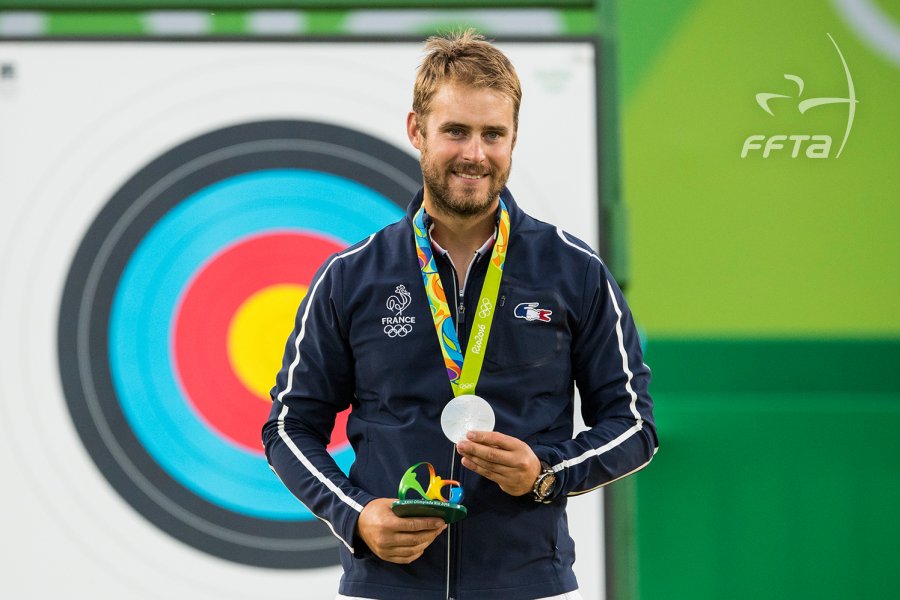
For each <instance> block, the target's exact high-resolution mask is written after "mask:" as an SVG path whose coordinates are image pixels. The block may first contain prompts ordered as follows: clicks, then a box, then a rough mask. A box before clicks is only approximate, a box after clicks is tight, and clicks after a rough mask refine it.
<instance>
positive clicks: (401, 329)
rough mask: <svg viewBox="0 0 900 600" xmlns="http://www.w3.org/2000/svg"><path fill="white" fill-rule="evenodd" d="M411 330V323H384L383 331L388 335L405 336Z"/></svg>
mask: <svg viewBox="0 0 900 600" xmlns="http://www.w3.org/2000/svg"><path fill="white" fill-rule="evenodd" d="M411 331H412V325H385V326H384V332H385V333H386V334H387V336H388V337H391V338H393V337H406V335H407V334H408V333H410V332H411Z"/></svg>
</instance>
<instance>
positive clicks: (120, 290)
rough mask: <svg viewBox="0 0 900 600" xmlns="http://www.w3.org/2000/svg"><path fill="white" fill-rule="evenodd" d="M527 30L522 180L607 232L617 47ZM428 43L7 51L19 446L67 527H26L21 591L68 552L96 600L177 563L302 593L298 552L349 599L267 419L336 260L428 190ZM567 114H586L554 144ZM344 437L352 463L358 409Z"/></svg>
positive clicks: (49, 509)
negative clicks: (609, 104) (419, 112)
mask: <svg viewBox="0 0 900 600" xmlns="http://www.w3.org/2000/svg"><path fill="white" fill-rule="evenodd" d="M507 50H508V53H509V54H510V56H511V58H512V59H513V61H514V62H515V63H516V64H517V67H518V70H519V74H520V77H521V78H522V80H523V85H524V86H525V89H526V102H525V104H523V108H522V113H521V120H522V125H521V126H520V131H519V143H518V145H517V149H516V166H515V167H514V169H513V175H512V177H511V179H510V187H511V189H512V190H513V192H514V193H515V194H516V197H517V199H518V200H519V201H520V203H521V204H522V205H523V207H525V208H526V209H527V210H529V211H530V212H531V213H532V214H535V216H538V217H541V218H544V219H546V220H550V221H554V222H556V223H559V224H561V225H562V226H563V227H564V228H566V229H567V230H569V231H571V232H573V233H575V234H576V235H579V236H580V237H583V238H585V239H588V240H593V239H595V238H596V211H597V207H596V200H595V198H596V189H597V179H596V153H595V143H596V141H595V137H594V130H593V128H594V122H595V110H596V107H595V106H594V104H593V88H594V79H593V78H594V73H593V68H594V63H593V47H592V46H591V45H590V44H584V43H572V44H565V43H563V44H559V45H553V44H512V45H510V46H509V48H508V49H507ZM420 56H421V44H420V43H393V44H384V43H382V44H365V43H345V44H340V43H299V44H297V43H295V44H283V43H219V42H216V43H195V44H187V43H158V42H157V43H146V42H144V43H139V42H137V43H136V42H130V43H110V42H105V43H98V42H41V43H39V42H18V43H5V44H4V46H3V47H2V48H0V59H3V61H4V62H10V61H11V62H13V63H14V64H15V78H13V79H12V80H4V81H3V82H2V83H0V130H2V131H4V132H5V134H4V140H3V141H2V143H0V169H2V171H0V205H2V206H3V208H4V210H5V211H6V213H7V215H8V218H5V219H2V220H0V234H2V243H3V248H2V250H3V252H2V255H0V276H2V282H3V305H4V310H3V311H0V323H2V331H3V332H4V334H5V335H6V336H7V340H8V344H7V345H6V346H5V349H4V350H3V352H4V354H3V360H0V385H2V386H3V397H4V401H3V402H2V403H0V410H2V411H3V414H0V423H2V425H0V427H2V430H0V433H2V434H3V435H2V439H3V443H4V444H5V445H6V446H7V449H8V451H6V452H2V453H0V461H2V462H0V466H2V467H3V468H4V469H5V472H7V473H10V474H11V475H10V477H12V479H13V481H16V482H19V483H21V486H22V489H23V492H22V494H18V495H14V496H11V497H8V498H7V499H6V500H4V502H5V508H6V511H5V512H6V514H10V515H16V517H15V518H12V517H10V518H9V519H8V522H4V526H5V527H7V530H8V531H10V532H11V534H12V535H13V539H19V538H21V539H22V540H26V539H28V540H47V541H49V543H46V544H43V543H42V544H41V545H40V548H39V549H38V546H35V547H34V549H33V552H32V551H30V550H29V546H28V545H27V544H25V545H21V544H20V545H19V546H20V548H19V549H20V552H19V556H23V557H26V558H23V559H22V563H21V564H20V565H18V566H17V568H16V569H14V571H15V572H16V573H17V576H19V575H21V581H22V582H23V583H22V585H23V586H24V585H30V586H34V585H37V586H41V585H44V586H51V585H53V584H51V583H50V582H46V581H45V579H46V578H44V577H42V576H41V574H40V570H39V568H38V565H39V564H41V563H45V562H46V561H52V562H53V563H54V564H56V565H60V566H59V569H60V570H61V572H62V573H63V574H64V575H65V578H64V579H65V580H66V581H69V582H74V584H75V585H77V584H78V583H79V582H80V583H82V584H83V585H91V586H93V589H97V590H98V597H105V596H106V595H109V596H110V597H112V596H113V595H116V597H120V596H121V595H122V594H125V595H126V596H128V597H158V596H159V590H160V585H161V584H160V582H161V581H165V582H166V583H165V589H166V594H168V595H185V594H190V595H191V596H192V597H195V598H205V597H209V598H239V597H246V595H247V594H249V593H255V592H258V590H259V589H260V586H261V585H265V586H266V587H267V589H271V588H270V585H271V584H272V583H273V582H282V583H285V584H290V586H289V587H293V589H284V591H283V592H282V591H274V592H273V593H272V594H268V593H267V595H270V596H271V597H282V596H278V594H280V593H283V597H292V596H296V585H297V582H298V581H301V580H298V579H296V578H292V577H296V576H293V575H291V573H298V572H300V571H302V572H303V576H302V582H303V586H304V589H305V590H308V592H309V593H308V594H307V597H310V598H331V597H333V594H334V590H335V585H336V577H337V574H338V573H339V569H337V568H334V567H332V568H324V567H329V566H330V565H336V564H337V562H338V558H337V544H338V542H337V540H336V539H335V538H334V536H333V535H332V534H331V532H330V531H329V530H328V529H327V527H325V526H324V525H322V524H321V523H319V522H318V521H317V520H316V519H315V518H313V517H312V515H310V514H309V512H308V511H307V510H306V509H305V507H303V505H302V504H300V503H299V502H297V501H296V499H294V498H293V497H292V496H291V495H290V494H289V493H288V492H287V491H286V489H284V487H283V485H282V484H281V483H280V481H279V480H278V478H277V477H276V476H275V475H273V474H272V473H271V471H270V470H269V468H268V466H267V464H266V462H265V458H264V456H263V454H262V448H261V444H260V442H259V430H260V427H261V425H262V422H263V420H264V419H265V417H266V415H267V413H268V390H269V388H270V386H271V385H272V384H273V383H274V377H275V373H276V371H277V369H278V367H279V366H280V359H281V354H282V352H283V349H284V343H285V341H286V340H287V336H288V334H289V332H290V328H291V326H292V324H293V318H294V313H295V311H296V308H297V305H298V304H299V300H300V298H301V297H302V296H303V294H304V293H305V291H306V286H308V284H309V282H310V280H311V278H312V274H313V273H314V271H315V270H316V269H317V268H318V266H319V265H320V264H321V263H322V261H323V260H324V259H325V258H326V257H327V256H329V255H330V254H331V253H333V252H336V251H338V250H340V249H342V248H344V247H345V246H347V245H348V244H350V243H353V242H355V241H357V240H359V239H361V238H363V237H365V236H366V235H368V234H369V233H371V232H372V231H374V230H377V229H379V228H380V227H382V226H384V225H385V224H387V223H390V222H393V221H395V220H396V219H397V218H399V217H400V216H401V215H402V212H403V208H404V207H405V205H406V203H407V202H408V200H409V198H410V197H411V195H412V194H413V193H414V191H415V190H416V189H418V187H419V185H420V184H419V182H420V172H419V167H418V161H417V156H416V155H415V154H414V150H413V149H412V148H411V147H410V146H409V143H408V140H407V139H406V133H405V127H404V124H405V115H406V112H407V111H408V110H409V105H410V102H411V90H412V84H413V78H414V74H415V67H416V65H417V64H418V61H419V59H420ZM560 65H563V66H562V67H561V66H560ZM559 114H565V115H567V118H575V119H577V120H578V122H579V124H580V125H579V127H578V128H577V132H576V133H573V132H571V131H569V132H568V133H567V134H566V140H565V143H566V149H567V152H552V153H547V152H546V148H547V144H549V143H551V142H550V140H551V139H553V138H552V136H554V135H557V134H558V131H556V128H557V125H555V122H556V120H557V119H558V115H559ZM7 133H8V134H9V135H6V134H7ZM7 140H12V142H13V143H7ZM552 143H559V141H558V139H557V140H556V141H554V142H552ZM538 157H539V158H538ZM546 172H555V173H564V174H565V176H562V177H557V178H553V179H552V180H549V179H543V178H539V177H537V176H538V175H539V174H540V173H546ZM7 399H16V400H15V401H11V400H7ZM343 418H346V415H344V417H343ZM329 450H330V452H331V453H332V455H333V456H334V457H335V459H336V460H337V462H338V463H339V464H340V465H341V466H342V467H343V468H345V469H346V468H348V467H349V465H350V463H351V462H352V460H353V455H352V451H351V450H350V448H349V446H348V445H347V443H346V433H345V432H344V431H343V422H342V420H341V419H339V420H338V423H337V425H336V429H335V432H334V434H333V436H332V445H331V447H330V448H329ZM596 502H597V500H595V503H594V504H593V505H592V506H591V507H590V508H589V509H588V510H589V512H590V513H591V514H595V513H596V512H597V504H596ZM573 516H575V515H573ZM573 529H574V528H573ZM17 532H18V534H17ZM579 549H580V551H582V552H590V548H589V546H586V545H585V544H581V543H580V545H579ZM27 557H32V558H31V559H30V560H28V559H27ZM37 557H40V559H39V560H38V558H37ZM220 559H224V560H220ZM259 567H265V569H259ZM273 569H274V570H273ZM298 570H299V571H298ZM98 572H102V573H105V574H109V581H107V580H106V576H104V578H103V581H104V583H103V584H102V586H100V587H97V584H96V581H97V579H96V575H95V574H96V573H98ZM92 574H94V575H92ZM579 576H580V578H581V579H582V581H583V586H585V587H587V588H589V587H590V585H591V584H590V579H591V577H590V576H587V577H585V576H584V575H581V574H579ZM11 581H13V583H14V582H15V579H13V580H11ZM26 582H27V583H26ZM35 582H37V583H35ZM13 589H16V588H15V586H14V587H13ZM23 589H24V588H23ZM52 589H53V588H51V587H47V588H46V590H45V591H48V593H50V592H52Z"/></svg>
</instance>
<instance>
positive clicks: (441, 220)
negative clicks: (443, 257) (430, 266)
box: [423, 197, 499, 278]
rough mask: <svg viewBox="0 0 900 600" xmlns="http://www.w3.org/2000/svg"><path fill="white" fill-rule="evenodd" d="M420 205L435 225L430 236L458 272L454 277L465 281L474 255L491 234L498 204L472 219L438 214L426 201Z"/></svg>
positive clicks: (438, 210) (494, 225)
mask: <svg viewBox="0 0 900 600" xmlns="http://www.w3.org/2000/svg"><path fill="white" fill-rule="evenodd" d="M423 204H424V206H425V212H426V213H428V216H429V217H431V220H432V222H433V223H434V226H433V227H432V229H431V236H432V237H433V238H434V240H435V241H436V242H437V243H438V244H440V246H441V247H442V248H443V249H444V250H446V251H447V253H448V254H449V255H450V259H451V260H452V261H453V264H454V265H455V266H456V269H457V277H459V278H464V277H465V274H466V272H467V271H468V268H469V264H470V263H471V262H472V259H473V258H474V257H475V253H476V251H477V250H478V249H479V248H481V247H482V246H483V245H484V243H485V242H486V241H487V240H488V238H490V237H491V236H492V235H493V233H494V229H495V228H496V226H497V207H498V205H499V200H498V201H497V202H495V203H494V204H493V206H492V207H491V208H490V209H488V210H487V211H485V212H483V213H481V214H478V215H472V216H467V215H466V216H464V215H456V214H449V213H446V212H444V211H441V210H440V209H438V208H437V207H436V206H435V205H434V204H433V203H432V202H430V201H429V199H428V198H427V197H426V198H425V199H424V201H423Z"/></svg>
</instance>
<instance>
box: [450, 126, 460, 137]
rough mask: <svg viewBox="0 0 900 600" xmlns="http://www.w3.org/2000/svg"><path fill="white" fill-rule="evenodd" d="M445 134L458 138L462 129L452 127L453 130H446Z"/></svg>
mask: <svg viewBox="0 0 900 600" xmlns="http://www.w3.org/2000/svg"><path fill="white" fill-rule="evenodd" d="M447 133H449V134H450V135H451V136H453V137H459V136H461V135H462V134H463V130H462V129H457V128H455V127H454V128H453V129H448V130H447Z"/></svg>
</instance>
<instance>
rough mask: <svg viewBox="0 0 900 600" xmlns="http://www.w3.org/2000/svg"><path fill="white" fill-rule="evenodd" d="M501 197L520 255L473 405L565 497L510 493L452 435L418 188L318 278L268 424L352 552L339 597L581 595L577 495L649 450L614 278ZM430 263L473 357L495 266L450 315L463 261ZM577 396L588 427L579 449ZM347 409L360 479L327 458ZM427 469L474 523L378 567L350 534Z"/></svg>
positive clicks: (505, 284) (510, 263)
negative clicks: (368, 509) (408, 478)
mask: <svg viewBox="0 0 900 600" xmlns="http://www.w3.org/2000/svg"><path fill="white" fill-rule="evenodd" d="M502 198H503V200H504V202H505V203H506V205H507V208H508V210H509V214H510V229H511V233H510V241H509V250H508V253H507V258H506V264H505V266H504V272H503V279H502V281H501V284H500V292H499V297H498V301H497V311H496V312H495V316H494V320H493V328H492V329H491V335H490V340H489V342H488V345H487V348H486V355H485V362H484V367H483V370H482V373H481V378H480V380H479V382H478V388H477V393H478V395H479V396H481V397H483V398H485V399H486V400H487V401H488V402H489V403H490V404H491V406H492V407H493V409H494V412H495V415H496V426H495V430H496V431H499V432H501V433H505V434H508V435H511V436H514V437H517V438H519V439H521V440H524V441H525V442H526V443H528V444H529V445H530V446H531V447H532V449H533V450H534V452H535V454H537V456H538V457H539V458H540V459H542V460H543V461H545V462H547V463H548V464H549V465H551V466H552V468H553V469H554V471H556V475H557V485H556V488H555V492H554V497H553V499H552V501H551V502H550V503H549V504H541V503H538V502H535V501H534V500H533V499H532V497H531V495H530V494H527V495H525V496H520V497H513V496H510V495H508V494H506V493H505V492H503V491H502V490H501V489H500V488H499V487H498V486H497V485H496V484H495V483H494V482H492V481H490V480H487V479H484V478H482V477H481V476H479V475H477V474H475V473H473V472H471V471H468V470H467V469H465V468H463V467H462V466H461V465H460V463H459V455H457V454H456V453H455V451H454V446H453V444H452V443H451V442H450V441H448V440H447V438H446V437H444V434H443V433H442V431H441V426H440V417H441V411H442V410H443V408H444V406H445V405H446V404H447V402H448V401H449V400H450V399H451V398H452V397H453V392H452V390H451V387H450V382H449V380H448V378H447V373H446V370H445V369H444V363H443V357H442V354H441V350H440V346H439V345H438V344H439V343H438V339H437V334H436V333H435V328H434V322H433V321H432V317H431V312H430V308H429V305H428V300H427V298H426V295H425V290H424V286H423V283H422V274H421V271H420V269H419V264H418V260H417V258H416V244H415V241H414V236H413V228H412V218H413V215H414V214H415V212H416V211H417V210H418V209H419V207H420V206H421V204H422V192H419V194H418V195H417V196H416V197H415V198H414V199H413V201H412V203H411V204H410V206H409V209H408V212H407V216H406V217H405V218H404V219H402V220H401V221H399V222H397V223H394V224H393V225H390V226H388V227H386V228H384V229H383V230H381V231H379V232H378V233H376V234H373V235H372V236H370V237H369V238H367V239H365V240H364V241H362V242H359V243H357V244H355V245H354V246H351V247H350V248H348V249H347V250H345V251H343V252H340V253H338V254H336V255H334V256H332V257H331V258H330V259H329V260H327V261H326V262H325V264H323V265H322V267H321V268H320V269H319V271H318V273H317V274H316V276H315V279H314V281H313V282H312V283H311V285H310V287H309V291H308V293H307V295H306V297H305V298H304V300H303V302H302V303H301V305H300V308H299V310H298V313H297V319H296V325H295V328H294V331H293V333H292V334H291V335H290V338H289V339H288V342H287V346H286V349H285V354H284V363H283V367H282V369H281V371H280V372H279V373H278V377H277V382H276V385H275V387H274V388H273V390H272V398H273V404H272V411H271V414H270V416H269V419H268V421H267V422H266V423H265V425H264V427H263V443H264V444H265V448H266V456H267V457H268V460H269V464H270V465H271V466H272V468H273V469H274V470H275V472H276V473H277V474H278V475H279V477H280V478H281V480H282V481H283V482H284V484H285V485H286V486H287V487H288V488H289V489H290V491H291V492H293V493H294V495H295V496H297V498H299V499H300V500H301V501H302V502H303V503H304V504H305V505H306V506H307V507H308V508H309V509H310V510H311V511H312V512H313V513H314V514H315V515H316V516H317V517H318V518H319V519H320V520H322V521H323V522H324V523H326V524H327V526H328V527H329V528H330V529H331V531H332V532H333V533H334V535H335V536H336V537H337V538H338V539H339V540H340V542H341V544H340V550H341V560H342V563H343V567H344V575H343V577H342V579H341V584H340V593H342V594H345V595H348V596H361V597H367V598H384V599H391V600H406V599H409V600H423V599H424V600H428V599H438V598H456V599H459V600H467V599H483V598H491V599H492V600H507V599H508V600H526V599H529V598H541V597H545V596H553V595H556V594H562V593H564V592H567V591H571V590H573V589H575V588H576V587H577V582H576V581H575V575H574V573H573V571H572V563H573V562H574V560H575V551H574V547H573V542H572V539H571V537H570V536H569V533H568V527H567V522H566V515H565V508H566V497H567V496H571V495H576V494H581V493H584V492H588V491H591V490H593V489H596V488H598V487H600V486H603V485H605V484H607V483H610V482H611V481H614V480H616V479H618V478H620V477H624V476H625V475H628V474H630V473H633V472H635V471H637V470H639V469H641V468H642V467H644V466H646V465H647V463H649V462H650V460H651V458H652V457H653V455H654V454H655V452H656V448H657V438H656V431H655V427H654V422H653V414H652V408H653V406H652V400H651V399H650V396H649V395H648V393H647V385H648V383H649V381H650V371H649V369H648V368H647V366H646V365H645V364H644V363H643V360H642V353H641V348H640V344H639V341H638V333H637V331H636V329H635V325H634V321H633V320H632V317H631V313H630V311H629V309H628V306H627V305H626V303H625V299H624V297H623V296H622V293H621V291H620V290H619V287H618V286H617V285H616V282H615V281H614V280H613V278H612V276H611V275H610V273H609V271H608V270H607V268H606V266H605V265H604V264H603V263H602V262H601V260H600V259H599V258H598V257H597V255H596V254H595V253H594V252H593V251H592V250H591V249H590V248H589V247H588V246H587V245H586V244H585V243H583V242H581V241H580V240H577V239H575V238H573V237H571V236H569V235H567V234H566V233H564V232H563V231H562V230H560V229H558V228H556V227H553V226H551V225H548V224H546V223H543V222H541V221H538V220H536V219H534V218H532V217H530V216H528V215H527V214H525V213H524V212H523V211H522V210H521V209H520V208H519V207H518V206H517V205H516V203H515V201H514V200H513V198H512V196H511V194H510V193H509V191H508V190H504V191H503V193H502ZM435 260H436V262H437V264H438V266H439V270H440V272H441V281H443V282H444V289H445V291H446V293H447V299H448V303H449V305H450V306H451V307H452V308H453V309H455V311H456V313H457V315H456V319H457V320H456V322H457V329H458V332H459V337H460V343H461V344H462V347H463V348H465V345H466V342H467V339H468V334H469V330H468V328H469V321H470V320H471V318H467V314H469V313H472V312H473V309H476V308H477V307H475V306H473V304H474V303H475V302H476V299H477V297H478V294H479V292H480V290H481V286H482V282H483V281H484V276H485V272H486V268H487V262H488V256H482V257H480V258H477V259H476V260H475V261H474V262H473V265H472V267H471V269H470V273H469V277H468V283H467V284H466V289H465V294H464V295H463V296H462V297H459V300H458V304H457V306H455V307H454V306H453V305H454V302H453V298H454V292H455V291H456V277H455V274H454V272H453V271H452V265H451V264H450V262H449V260H448V259H447V258H445V257H441V256H438V255H437V253H436V256H435ZM401 285H402V286H404V288H405V291H406V292H407V293H408V298H404V297H403V294H398V291H397V289H398V287H399V286H401ZM392 297H393V298H392ZM401 306H402V309H401V308H400V307H401ZM398 309H399V310H398ZM529 309H530V311H531V312H529ZM540 311H543V312H540ZM397 317H401V318H397ZM529 317H530V318H529ZM574 385H577V386H578V390H579V393H580V397H581V413H582V417H583V419H584V422H585V424H586V425H587V426H588V427H589V428H590V429H589V430H587V431H584V432H581V433H579V434H578V435H577V436H576V437H575V438H574V439H573V437H572V436H573V414H574V398H573V397H574ZM348 406H349V407H352V412H351V413H350V416H349V418H348V421H347V434H348V438H349V441H350V443H351V445H352V447H353V450H354V451H355V453H356V461H355V462H354V464H353V466H352V467H351V469H350V473H349V476H347V475H345V474H344V473H343V472H341V470H340V469H339V468H338V467H337V465H336V464H335V462H334V460H332V458H331V457H330V455H329V454H328V452H327V451H326V445H327V443H328V441H329V436H330V432H331V430H332V428H333V424H334V420H335V415H336V414H337V413H338V412H340V411H342V410H344V409H346V408H347V407H348ZM421 461H427V462H430V463H432V464H433V465H434V466H435V469H436V471H437V474H438V475H440V476H442V477H444V478H447V479H458V480H459V481H460V483H461V485H462V487H463V489H464V491H465V498H464V502H463V503H464V504H465V506H466V507H467V508H468V517H467V518H466V519H465V520H463V521H461V522H459V523H456V524H454V525H451V526H450V527H449V528H448V530H447V531H446V532H445V533H443V534H441V535H440V536H439V537H438V538H437V539H436V540H435V541H434V543H433V544H432V545H431V546H429V547H428V549H427V550H426V551H425V554H423V555H422V556H421V557H420V558H419V559H417V560H416V561H414V562H413V563H411V564H409V565H396V564H392V563H388V562H385V561H382V560H381V559H379V558H378V557H376V556H375V555H374V554H373V553H372V552H371V551H369V550H368V549H367V548H366V547H365V544H364V543H363V542H362V541H361V540H360V539H359V538H357V537H355V535H354V533H355V530H356V523H357V519H358V517H359V513H360V512H361V511H362V509H363V507H364V506H365V505H366V503H368V502H369V501H370V500H372V499H374V498H376V497H387V498H396V497H397V486H398V484H399V481H400V478H401V476H402V475H403V473H404V472H405V471H406V469H407V468H409V467H410V466H411V465H413V464H415V463H418V462H421Z"/></svg>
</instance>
